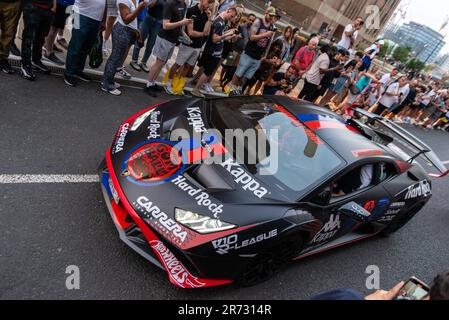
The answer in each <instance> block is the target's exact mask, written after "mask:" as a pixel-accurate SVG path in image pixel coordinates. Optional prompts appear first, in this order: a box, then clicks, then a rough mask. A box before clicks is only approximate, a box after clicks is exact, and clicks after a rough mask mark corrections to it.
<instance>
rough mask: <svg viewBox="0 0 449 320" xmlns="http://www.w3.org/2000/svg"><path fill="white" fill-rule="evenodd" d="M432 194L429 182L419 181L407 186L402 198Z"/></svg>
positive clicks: (407, 198)
mask: <svg viewBox="0 0 449 320" xmlns="http://www.w3.org/2000/svg"><path fill="white" fill-rule="evenodd" d="M431 194H432V190H431V189H430V184H429V183H428V182H427V180H424V181H420V182H419V183H418V184H415V185H413V186H410V187H408V189H407V194H406V195H405V198H404V200H409V199H415V198H419V197H428V196H430V195H431Z"/></svg>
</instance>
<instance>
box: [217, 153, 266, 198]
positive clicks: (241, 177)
mask: <svg viewBox="0 0 449 320" xmlns="http://www.w3.org/2000/svg"><path fill="white" fill-rule="evenodd" d="M220 165H221V166H222V167H223V168H225V169H226V170H227V171H228V172H229V173H230V174H231V175H232V176H233V177H234V181H235V182H237V183H238V184H240V185H242V188H243V190H248V191H251V192H252V193H253V194H254V195H255V196H256V197H258V198H260V199H262V198H263V197H264V196H265V195H266V194H267V193H268V190H267V189H266V188H264V187H261V186H260V183H259V182H257V181H256V180H254V179H253V178H252V177H251V176H250V175H249V174H248V173H247V172H246V171H245V170H244V169H243V168H242V166H241V165H239V164H238V163H237V162H235V161H234V159H232V158H230V159H228V160H226V161H225V162H223V163H221V164H220Z"/></svg>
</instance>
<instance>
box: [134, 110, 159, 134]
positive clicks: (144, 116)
mask: <svg viewBox="0 0 449 320" xmlns="http://www.w3.org/2000/svg"><path fill="white" fill-rule="evenodd" d="M154 110H155V109H151V110H149V111H147V112H145V113H143V114H141V115H140V116H138V117H137V118H136V120H134V123H133V125H132V127H131V129H130V131H136V130H137V129H138V128H139V127H140V125H141V124H142V123H143V122H144V121H145V120H146V119H147V118H148V117H149V116H150V114H151V112H153V111H154Z"/></svg>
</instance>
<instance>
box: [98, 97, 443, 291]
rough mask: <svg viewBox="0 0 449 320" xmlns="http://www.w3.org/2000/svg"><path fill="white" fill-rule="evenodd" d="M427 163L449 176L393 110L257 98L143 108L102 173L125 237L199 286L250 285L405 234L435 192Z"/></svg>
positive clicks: (179, 278)
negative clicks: (343, 109)
mask: <svg viewBox="0 0 449 320" xmlns="http://www.w3.org/2000/svg"><path fill="white" fill-rule="evenodd" d="M252 132H253V133H254V135H252ZM262 149H263V150H264V152H259V151H261V150H262ZM424 167H425V168H426V169H430V168H433V169H436V170H435V172H434V174H435V173H436V176H442V175H444V174H445V173H446V174H447V172H446V171H447V169H446V168H445V166H444V165H443V164H442V163H441V161H440V160H439V159H438V157H437V156H436V155H435V154H434V153H433V152H432V151H431V149H430V148H429V147H428V146H427V145H425V144H424V143H423V142H421V141H419V140H418V139H417V138H415V137H414V136H412V135H411V134H409V133H408V132H407V131H405V130H403V129H402V128H401V127H399V126H397V125H395V124H394V123H392V122H390V121H388V120H384V119H382V118H380V117H377V116H375V115H372V114H370V113H367V112H365V111H363V110H359V109H356V110H354V115H352V116H347V117H345V118H343V117H340V116H338V115H336V114H334V113H332V112H330V111H329V110H327V109H322V108H319V107H317V106H315V105H313V104H310V103H308V102H305V101H300V100H296V99H291V98H288V97H274V96H273V97H272V96H251V97H228V98H223V99H206V100H203V99H196V98H192V99H182V100H174V101H170V102H166V103H161V104H158V105H155V106H152V107H150V108H147V109H145V110H143V111H142V112H140V113H139V114H137V115H135V116H133V117H132V118H130V119H128V120H127V121H125V122H124V123H123V124H122V125H121V126H120V128H119V129H118V132H117V134H116V137H115V139H114V142H113V145H112V146H111V148H110V149H109V150H108V151H107V153H106V158H105V160H104V162H103V163H102V164H101V165H100V168H99V173H100V176H101V187H102V190H103V194H104V198H105V200H106V203H107V206H108V208H109V211H110V213H111V216H112V218H113V220H114V222H115V224H116V227H117V229H118V231H119V233H120V238H121V239H122V240H123V241H124V242H125V243H126V244H128V245H129V246H130V247H131V248H133V249H134V250H135V251H137V252H138V253H139V254H141V255H142V256H143V257H145V258H146V259H148V260H149V261H150V262H152V263H154V264H155V265H157V266H158V267H160V268H162V269H164V270H166V272H167V274H168V277H169V279H170V281H171V282H172V283H173V284H174V285H176V286H179V287H182V288H199V287H210V286H218V285H224V284H229V283H232V282H237V283H239V284H241V285H244V286H248V285H254V284H257V283H259V282H261V281H264V280H266V279H268V278H269V277H270V276H271V275H272V274H273V273H274V272H276V271H277V270H278V269H279V268H280V267H282V266H283V265H285V264H286V263H287V262H289V261H292V260H297V259H301V258H304V257H307V256H310V255H313V254H316V253H319V252H323V251H325V250H329V249H333V248H335V247H338V246H341V245H344V244H348V243H352V242H355V241H359V240H363V239H366V238H369V237H372V236H374V235H377V234H383V235H388V234H391V233H393V232H395V231H397V230H398V229H399V228H401V227H403V226H404V225H405V224H406V223H407V222H408V221H409V220H410V219H411V218H413V216H414V215H416V214H417V213H418V212H419V211H420V210H421V209H422V208H423V206H424V205H425V204H426V203H427V202H428V201H429V200H430V198H431V193H432V192H431V181H430V179H429V176H428V173H426V170H424Z"/></svg>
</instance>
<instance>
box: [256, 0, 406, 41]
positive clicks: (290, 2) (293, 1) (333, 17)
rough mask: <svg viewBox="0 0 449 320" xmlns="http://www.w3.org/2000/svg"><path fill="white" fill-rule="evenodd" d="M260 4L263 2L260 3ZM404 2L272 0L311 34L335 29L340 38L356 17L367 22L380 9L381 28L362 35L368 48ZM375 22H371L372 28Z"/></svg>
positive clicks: (369, 29) (381, 0)
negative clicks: (372, 23)
mask: <svg viewBox="0 0 449 320" xmlns="http://www.w3.org/2000/svg"><path fill="white" fill-rule="evenodd" d="M256 2H258V4H259V5H262V6H263V4H264V2H265V1H263V0H256ZM400 2H401V0H272V1H271V3H272V5H274V6H275V7H277V8H279V9H281V10H283V11H286V12H287V13H288V14H289V15H291V16H292V17H293V18H294V20H295V21H296V22H297V24H299V25H303V26H304V30H305V31H307V32H310V33H315V32H319V31H322V30H325V29H326V28H330V29H331V33H330V36H333V37H336V38H338V39H340V37H341V35H342V33H343V30H344V27H345V26H346V25H347V24H349V23H351V22H352V21H353V20H354V19H355V18H356V17H358V16H362V17H363V18H364V19H367V18H368V17H369V16H370V15H371V14H372V13H373V12H374V11H372V10H373V9H374V10H375V8H373V7H370V6H377V8H378V9H379V10H378V12H379V26H380V28H375V27H371V28H370V27H368V28H367V27H364V28H363V29H362V31H361V33H360V35H359V39H358V43H360V44H361V45H368V44H370V43H372V42H373V41H374V40H376V38H377V36H378V35H379V34H380V33H381V31H382V28H383V27H385V26H386V24H387V22H388V20H389V19H390V17H391V16H392V14H393V12H394V11H395V10H396V8H397V7H398V5H399V4H400ZM370 21H373V20H371V19H368V20H367V22H368V25H369V24H370Z"/></svg>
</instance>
